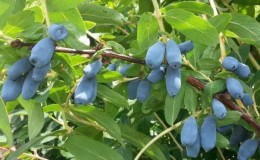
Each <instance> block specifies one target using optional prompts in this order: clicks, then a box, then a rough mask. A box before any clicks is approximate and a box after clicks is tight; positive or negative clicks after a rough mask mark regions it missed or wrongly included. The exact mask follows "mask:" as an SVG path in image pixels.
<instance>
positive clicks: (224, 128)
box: [217, 124, 234, 134]
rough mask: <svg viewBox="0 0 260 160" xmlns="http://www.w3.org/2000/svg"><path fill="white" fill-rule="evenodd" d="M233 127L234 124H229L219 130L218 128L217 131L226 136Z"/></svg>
mask: <svg viewBox="0 0 260 160" xmlns="http://www.w3.org/2000/svg"><path fill="white" fill-rule="evenodd" d="M233 127H234V125H233V124H228V125H224V126H221V127H218V128H217V131H218V132H219V133H223V134H225V133H228V132H230V131H231V130H232V128H233Z"/></svg>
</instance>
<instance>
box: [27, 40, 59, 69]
mask: <svg viewBox="0 0 260 160" xmlns="http://www.w3.org/2000/svg"><path fill="white" fill-rule="evenodd" d="M54 49H55V43H54V41H53V40H52V39H50V38H43V39H42V40H40V41H39V42H38V43H37V44H36V45H35V46H34V47H33V48H32V51H31V56H30V58H29V59H30V62H31V64H32V65H34V66H35V67H42V66H44V65H46V64H48V63H50V61H51V58H52V56H53V53H54Z"/></svg>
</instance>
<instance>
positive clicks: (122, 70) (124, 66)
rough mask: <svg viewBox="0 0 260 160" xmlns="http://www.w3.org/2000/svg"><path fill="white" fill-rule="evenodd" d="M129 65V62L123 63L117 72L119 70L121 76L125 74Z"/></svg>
mask: <svg viewBox="0 0 260 160" xmlns="http://www.w3.org/2000/svg"><path fill="white" fill-rule="evenodd" d="M129 67H130V64H125V65H123V66H122V67H121V68H120V69H119V71H118V72H119V73H120V74H121V75H122V76H125V74H126V71H127V70H128V68H129Z"/></svg>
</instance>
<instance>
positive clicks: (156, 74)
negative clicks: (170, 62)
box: [147, 67, 165, 83]
mask: <svg viewBox="0 0 260 160" xmlns="http://www.w3.org/2000/svg"><path fill="white" fill-rule="evenodd" d="M164 74H165V73H164V70H163V69H161V67H159V68H156V69H153V70H152V71H151V72H150V73H149V75H148V76H147V80H148V81H150V82H151V83H156V82H158V81H160V80H161V79H162V78H163V76H164Z"/></svg>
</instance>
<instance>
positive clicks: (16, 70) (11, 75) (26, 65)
mask: <svg viewBox="0 0 260 160" xmlns="http://www.w3.org/2000/svg"><path fill="white" fill-rule="evenodd" d="M32 68H33V65H32V64H31V63H30V61H29V57H24V58H22V59H19V60H18V61H16V62H15V63H14V64H13V65H12V66H11V67H10V68H9V69H8V71H7V78H8V79H11V80H16V79H17V78H19V77H21V76H22V75H24V74H26V73H27V72H28V71H29V70H30V69H32Z"/></svg>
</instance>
